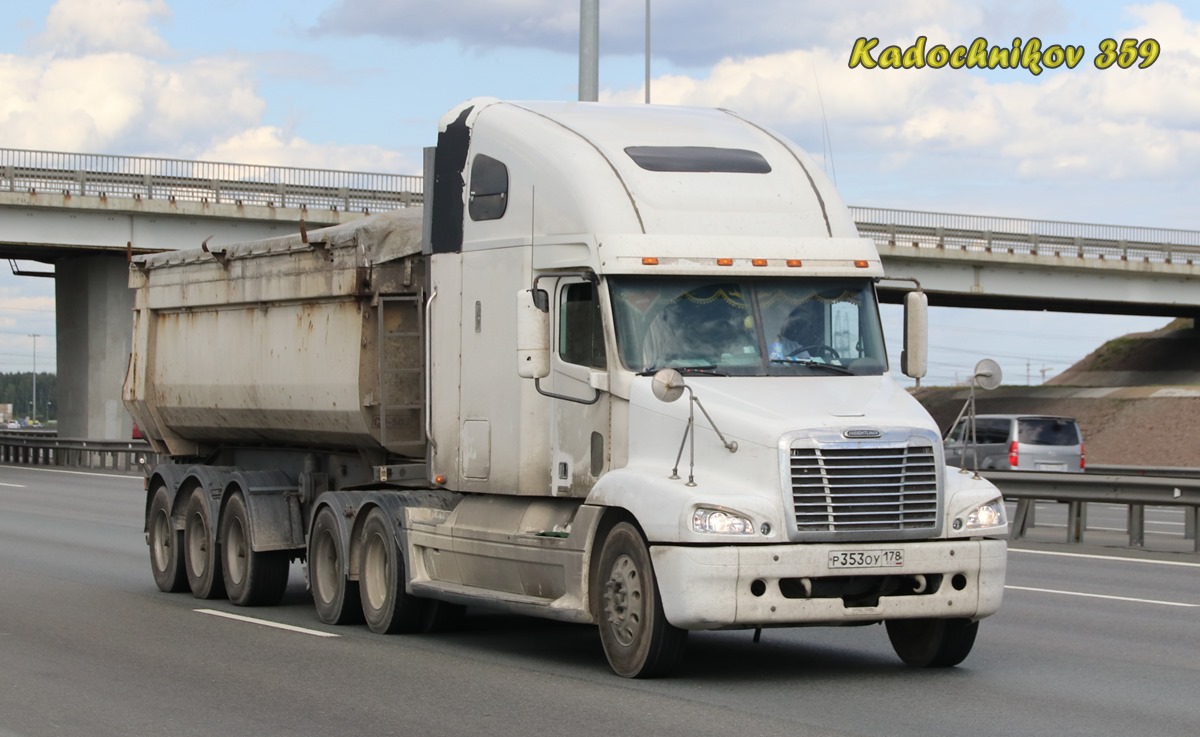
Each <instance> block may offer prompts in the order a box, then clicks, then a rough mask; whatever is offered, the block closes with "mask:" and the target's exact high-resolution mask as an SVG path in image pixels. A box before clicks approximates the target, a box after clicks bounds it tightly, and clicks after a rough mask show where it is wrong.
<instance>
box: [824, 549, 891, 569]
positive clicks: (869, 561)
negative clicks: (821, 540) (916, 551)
mask: <svg viewBox="0 0 1200 737" xmlns="http://www.w3.org/2000/svg"><path fill="white" fill-rule="evenodd" d="M902 565H904V551H903V550H838V551H834V552H832V553H830V554H829V567H830V568H895V567H897V566H902Z"/></svg>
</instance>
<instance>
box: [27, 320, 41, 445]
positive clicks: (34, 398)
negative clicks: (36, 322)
mask: <svg viewBox="0 0 1200 737" xmlns="http://www.w3.org/2000/svg"><path fill="white" fill-rule="evenodd" d="M29 337H30V338H33V412H32V413H31V414H32V415H33V416H32V418H31V419H30V424H31V425H32V424H34V423H36V422H37V339H38V338H39V337H41V336H39V335H38V334H37V333H30V334H29Z"/></svg>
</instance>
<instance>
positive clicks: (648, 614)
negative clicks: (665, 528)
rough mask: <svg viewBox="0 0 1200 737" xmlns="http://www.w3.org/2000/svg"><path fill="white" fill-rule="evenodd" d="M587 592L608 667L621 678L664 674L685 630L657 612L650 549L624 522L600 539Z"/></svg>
mask: <svg viewBox="0 0 1200 737" xmlns="http://www.w3.org/2000/svg"><path fill="white" fill-rule="evenodd" d="M593 591H594V594H595V596H596V597H598V600H597V603H596V612H597V618H598V619H599V621H600V642H601V643H602V644H603V645H604V654H605V655H606V656H607V657H608V663H609V665H610V666H612V669H613V671H614V672H615V673H616V674H617V675H620V676H624V677H626V678H657V677H659V676H665V675H668V674H669V673H670V672H671V671H672V670H673V669H674V668H675V666H676V665H677V664H678V663H679V660H680V658H681V657H682V656H683V649H684V645H686V643H687V630H682V629H679V628H678V627H675V626H673V625H672V624H671V623H670V622H668V621H667V618H666V616H665V615H664V614H663V607H662V600H661V599H660V597H659V592H658V583H657V582H656V581H655V579H654V568H653V566H652V565H651V562H650V551H649V550H647V548H646V542H645V541H644V540H643V539H642V535H641V533H640V532H638V530H637V528H636V527H634V526H633V525H631V524H629V523H628V522H621V523H618V524H617V525H616V526H615V527H613V529H612V531H610V532H609V533H608V537H606V538H605V540H604V547H603V549H602V550H601V553H600V565H599V568H598V569H597V578H596V581H595V586H593Z"/></svg>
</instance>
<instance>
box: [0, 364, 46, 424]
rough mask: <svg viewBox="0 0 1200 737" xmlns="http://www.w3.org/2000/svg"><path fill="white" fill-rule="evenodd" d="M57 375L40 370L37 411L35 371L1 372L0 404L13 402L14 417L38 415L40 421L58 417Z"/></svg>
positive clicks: (22, 417)
mask: <svg viewBox="0 0 1200 737" xmlns="http://www.w3.org/2000/svg"><path fill="white" fill-rule="evenodd" d="M57 388H58V381H57V377H56V376H55V375H54V374H51V373H45V372H42V371H39V372H38V375H37V413H36V415H35V414H34V413H33V412H32V409H33V372H32V371H24V372H19V373H11V374H9V373H0V404H11V405H12V413H13V417H14V418H18V419H24V418H26V417H33V416H36V417H37V419H38V421H39V422H46V421H47V420H55V419H57V418H58V395H57V393H56V390H57Z"/></svg>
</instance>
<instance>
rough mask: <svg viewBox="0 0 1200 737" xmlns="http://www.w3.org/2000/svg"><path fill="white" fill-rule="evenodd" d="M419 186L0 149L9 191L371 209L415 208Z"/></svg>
mask: <svg viewBox="0 0 1200 737" xmlns="http://www.w3.org/2000/svg"><path fill="white" fill-rule="evenodd" d="M423 187H424V178H423V177H421V176H412V175H406V174H384V173H376V172H347V171H333V170H328V169H305V168H297V167H288V166H260V165H255V164H233V163H224V162H215V161H186V160H182V159H164V158H151V157H144V156H109V155H105V154H77V153H60V152H55V151H26V150H22V149H12V148H0V190H8V191H10V192H51V193H61V194H64V195H80V196H93V197H105V198H107V197H129V198H132V199H164V200H170V201H176V200H179V201H191V202H212V203H228V204H243V205H268V206H275V207H296V208H305V209H340V210H355V211H358V210H363V211H368V212H373V211H382V210H395V209H398V208H401V207H411V206H413V205H420V204H421V202H422V191H423Z"/></svg>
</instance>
